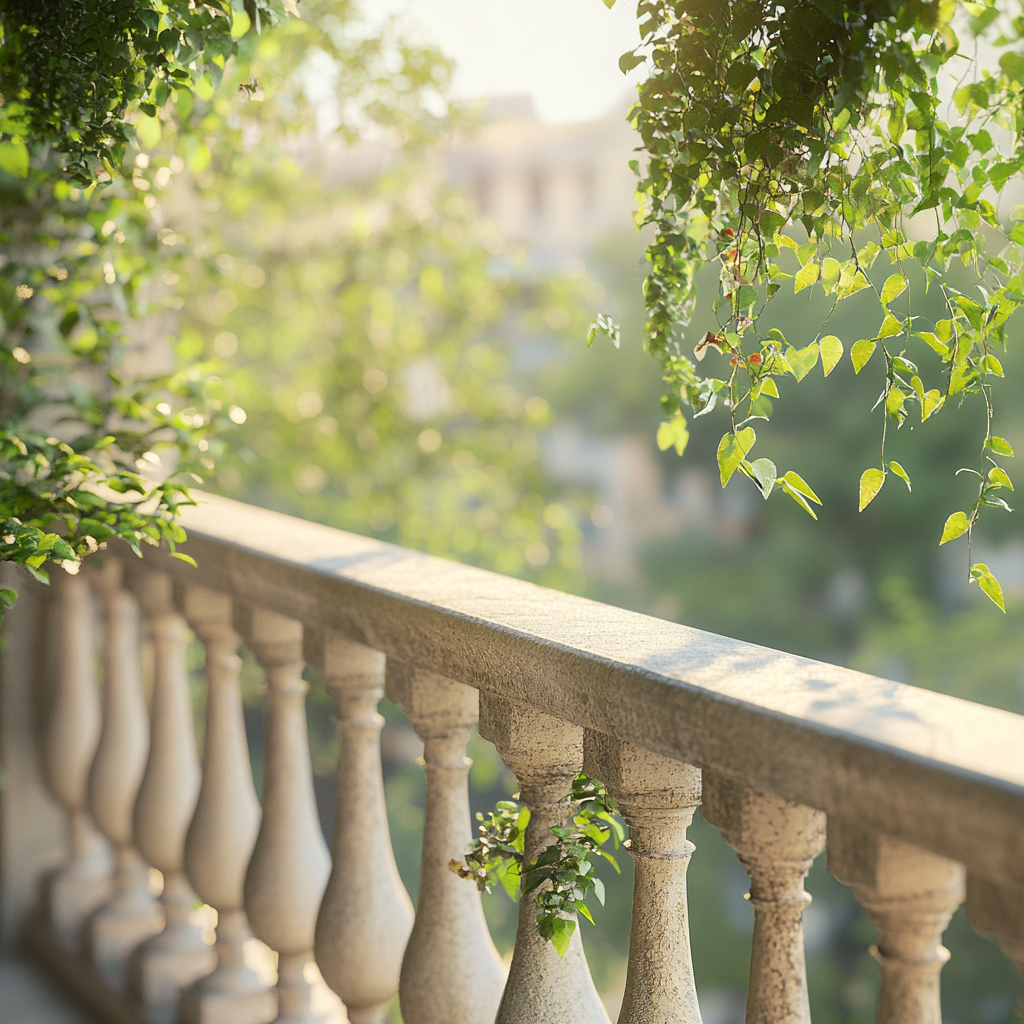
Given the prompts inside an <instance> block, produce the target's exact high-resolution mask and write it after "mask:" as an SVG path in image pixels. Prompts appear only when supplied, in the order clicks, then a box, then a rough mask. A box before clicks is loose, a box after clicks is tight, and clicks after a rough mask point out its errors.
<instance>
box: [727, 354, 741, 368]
mask: <svg viewBox="0 0 1024 1024" xmlns="http://www.w3.org/2000/svg"><path fill="white" fill-rule="evenodd" d="M738 362H739V358H738V357H737V356H733V357H732V359H730V360H729V365H730V366H735V365H736V364H737V363H738Z"/></svg>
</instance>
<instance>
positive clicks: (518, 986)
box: [466, 692, 608, 1024]
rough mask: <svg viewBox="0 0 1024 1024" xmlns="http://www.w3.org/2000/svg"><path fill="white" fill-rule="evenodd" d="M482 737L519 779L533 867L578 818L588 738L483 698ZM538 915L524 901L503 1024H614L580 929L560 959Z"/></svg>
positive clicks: (498, 1022)
mask: <svg viewBox="0 0 1024 1024" xmlns="http://www.w3.org/2000/svg"><path fill="white" fill-rule="evenodd" d="M480 735H481V736H483V737H485V738H486V739H489V740H491V741H492V742H493V743H494V745H495V746H496V747H497V748H498V753H499V754H501V756H502V757H503V758H504V760H505V763H506V764H507V765H508V766H509V767H510V768H511V769H512V771H513V772H515V774H516V777H517V778H518V779H519V784H520V787H521V799H522V801H523V803H524V804H526V806H527V807H528V808H529V809H530V815H531V817H530V824H529V825H528V826H527V830H526V849H525V857H526V859H527V861H529V860H533V859H535V858H536V857H537V856H538V855H539V854H540V853H541V851H542V850H544V848H545V847H547V846H550V845H551V842H552V841H553V836H552V835H551V833H550V832H549V828H550V827H551V826H552V825H562V824H565V822H566V821H567V820H569V818H570V816H571V814H572V812H573V807H572V804H571V803H570V802H569V801H568V800H567V799H566V798H567V796H568V794H569V793H570V792H571V790H572V780H573V777H574V776H575V775H576V774H577V773H578V772H579V771H580V770H581V769H582V765H583V730H582V729H581V728H579V727H578V726H575V725H570V724H568V723H566V722H563V721H561V720H560V719H557V718H552V717H551V716H550V715H545V714H543V713H541V712H539V711H535V710H534V709H533V708H531V707H529V706H527V705H525V704H520V703H518V702H514V701H509V700H504V699H502V698H499V697H495V696H493V695H491V694H489V693H486V692H481V694H480ZM466 884H469V883H466ZM537 913H538V910H537V905H536V904H535V903H534V901H533V899H532V898H531V897H529V896H528V897H526V898H525V899H520V901H519V922H518V927H517V930H516V945H515V950H514V952H513V954H512V964H511V966H510V968H509V976H508V982H507V983H506V985H505V991H504V993H503V994H502V997H501V1005H500V1007H499V1009H498V1015H497V1017H496V1019H495V1024H522V1022H523V1021H547V1020H551V1021H556V1020H557V1021H559V1024H607V1022H608V1014H607V1013H606V1012H605V1009H604V1006H603V1005H602V1003H601V1000H600V998H599V997H598V994H597V990H596V989H595V988H594V982H593V979H592V978H591V976H590V969H589V968H588V967H587V960H586V956H585V955H584V953H583V943H582V941H581V939H580V930H579V927H577V928H576V930H575V931H574V933H573V936H572V939H571V941H570V942H569V948H568V949H567V950H566V953H565V956H563V957H559V955H558V953H556V952H555V948H554V946H552V945H551V943H550V942H547V941H545V940H544V939H542V938H541V937H540V935H538V934H537Z"/></svg>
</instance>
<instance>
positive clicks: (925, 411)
mask: <svg viewBox="0 0 1024 1024" xmlns="http://www.w3.org/2000/svg"><path fill="white" fill-rule="evenodd" d="M945 401H946V399H945V396H944V395H943V394H942V393H941V392H940V391H938V390H937V389H936V388H932V389H931V391H926V392H925V393H924V397H923V398H922V399H921V422H922V423H924V421H925V420H926V419H928V417H929V416H931V415H932V413H934V412H938V411H939V409H941V408H942V406H943V403H944V402H945Z"/></svg>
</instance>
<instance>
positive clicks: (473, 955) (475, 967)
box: [387, 663, 505, 1024]
mask: <svg viewBox="0 0 1024 1024" xmlns="http://www.w3.org/2000/svg"><path fill="white" fill-rule="evenodd" d="M387 685H388V696H389V697H390V698H391V699H392V700H393V701H395V702H396V703H398V704H400V705H401V706H402V710H403V711H404V712H405V715H406V717H407V718H408V719H409V721H411V722H412V724H413V726H414V727H415V729H416V732H417V734H418V735H419V737H420V739H422V740H423V761H424V767H425V768H426V773H427V788H426V809H425V811H426V812H425V820H424V826H423V856H422V862H421V863H422V867H421V871H420V891H419V898H418V900H417V903H416V923H415V924H414V925H413V929H412V936H411V937H410V939H409V948H408V949H407V950H406V953H405V959H404V961H403V962H402V980H401V986H400V990H399V991H400V1000H401V1008H402V1019H403V1020H404V1021H406V1024H477V1022H479V1021H486V1022H488V1024H489V1022H490V1021H493V1020H494V1017H495V1014H496V1013H497V1011H498V1004H499V1003H500V1002H501V992H502V989H503V988H504V986H505V971H504V968H503V967H502V964H501V960H500V958H499V957H498V951H497V950H496V949H495V948H494V943H493V942H492V941H491V934H490V932H489V931H488V930H487V922H486V921H485V920H484V911H483V906H482V904H481V902H480V893H479V892H478V891H477V889H476V886H474V885H471V884H469V883H468V882H466V881H465V880H464V879H462V878H459V876H458V875H456V874H455V873H454V872H452V871H451V870H450V869H449V867H448V864H449V862H450V861H452V860H453V859H454V860H461V859H462V856H463V855H464V854H465V852H466V847H467V846H468V845H469V842H470V840H471V839H472V828H471V825H470V813H469V769H470V766H471V765H472V762H471V761H470V760H469V758H467V757H466V742H467V740H468V739H469V731H470V729H471V728H472V727H473V725H474V724H475V722H476V720H477V708H478V703H479V701H478V697H477V691H476V690H474V689H472V688H471V687H469V686H463V685H462V684H461V683H457V682H454V681H453V680H451V679H446V678H445V677H444V676H439V675H435V674H434V673H432V672H425V671H422V670H419V669H416V668H413V667H412V666H408V665H396V664H394V663H392V664H391V665H390V666H389V668H388V684H387Z"/></svg>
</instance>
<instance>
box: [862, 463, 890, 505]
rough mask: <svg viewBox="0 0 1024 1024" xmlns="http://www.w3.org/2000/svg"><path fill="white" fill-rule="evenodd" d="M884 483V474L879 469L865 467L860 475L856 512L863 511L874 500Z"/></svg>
mask: <svg viewBox="0 0 1024 1024" xmlns="http://www.w3.org/2000/svg"><path fill="white" fill-rule="evenodd" d="M884 483H885V474H884V473H883V472H882V471H881V470H880V469H865V470H864V472H863V473H862V474H861V477H860V506H859V508H858V509H857V511H858V512H863V511H864V509H866V508H867V507H868V505H870V504H871V502H873V501H874V500H875V496H876V495H877V494H878V492H879V491H880V490H881V489H882V484H884Z"/></svg>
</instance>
